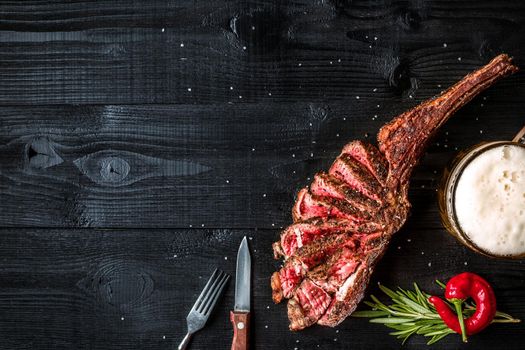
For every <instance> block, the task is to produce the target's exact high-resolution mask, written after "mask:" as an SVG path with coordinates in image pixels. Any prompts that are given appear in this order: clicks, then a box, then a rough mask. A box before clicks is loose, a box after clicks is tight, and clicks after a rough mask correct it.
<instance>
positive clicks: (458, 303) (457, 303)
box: [450, 299, 467, 343]
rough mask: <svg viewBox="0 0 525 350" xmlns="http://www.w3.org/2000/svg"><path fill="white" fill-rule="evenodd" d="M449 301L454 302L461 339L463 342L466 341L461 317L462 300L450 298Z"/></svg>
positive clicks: (463, 322) (463, 321)
mask: <svg viewBox="0 0 525 350" xmlns="http://www.w3.org/2000/svg"><path fill="white" fill-rule="evenodd" d="M450 301H452V304H454V307H455V308H456V314H457V315H458V320H459V327H460V328H461V340H463V343H466V342H467V332H466V330H465V320H464V319H463V308H462V305H463V300H461V299H451V300H450Z"/></svg>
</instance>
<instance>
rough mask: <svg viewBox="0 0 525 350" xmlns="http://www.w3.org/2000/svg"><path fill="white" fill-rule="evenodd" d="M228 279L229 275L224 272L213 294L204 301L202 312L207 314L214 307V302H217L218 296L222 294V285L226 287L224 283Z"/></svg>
mask: <svg viewBox="0 0 525 350" xmlns="http://www.w3.org/2000/svg"><path fill="white" fill-rule="evenodd" d="M229 279H230V276H229V275H227V274H224V276H223V278H222V279H221V282H220V283H219V285H218V286H217V288H216V289H215V290H214V291H213V294H212V295H211V297H210V300H208V302H207V303H206V305H205V306H204V311H203V313H204V314H205V315H206V316H208V315H209V314H210V312H211V310H213V308H214V307H215V304H216V303H217V300H219V296H220V295H221V294H222V291H223V290H224V287H226V283H227V282H228V280H229Z"/></svg>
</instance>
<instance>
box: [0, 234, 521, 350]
mask: <svg viewBox="0 0 525 350" xmlns="http://www.w3.org/2000/svg"><path fill="white" fill-rule="evenodd" d="M244 235H247V236H248V237H249V238H250V239H249V245H250V249H251V250H252V257H253V266H254V269H253V285H254V286H255V288H254V289H253V291H252V297H253V301H252V305H253V309H252V315H251V316H252V322H251V329H252V333H251V337H252V348H254V349H276V350H277V349H293V348H294V347H297V348H298V349H315V348H319V349H347V348H348V346H349V344H351V346H352V347H353V348H357V349H365V348H366V349H368V348H374V347H377V345H378V344H379V345H380V346H381V348H382V349H398V348H399V346H400V344H399V343H398V341H397V340H395V339H394V338H393V337H391V336H389V335H388V330H387V329H385V328H384V326H382V325H373V324H369V323H368V321H367V320H365V319H353V318H349V319H348V320H346V321H345V322H344V323H343V324H341V325H340V326H339V327H337V328H336V329H331V328H324V327H318V326H316V327H312V328H310V329H307V330H305V331H302V332H300V333H292V332H289V331H288V320H287V318H286V310H285V305H273V304H272V302H271V295H270V294H271V290H270V288H269V285H268V284H269V283H268V280H269V276H270V274H271V272H272V271H273V270H274V269H275V267H276V265H277V264H278V262H276V261H274V260H273V259H272V257H271V255H270V254H268V250H269V247H270V245H271V242H272V241H273V240H274V239H275V238H276V237H277V235H278V232H277V230H258V231H253V230H250V231H245V230H242V231H239V230H198V229H193V230H162V229H157V230H154V231H149V230H91V229H89V230H88V229H80V230H64V229H1V230H0V254H1V256H2V268H1V269H0V300H1V302H0V329H1V333H2V343H1V344H0V348H1V349H95V350H98V349H130V348H133V349H156V350H158V349H173V348H174V347H175V346H176V345H177V344H178V342H179V341H180V340H181V339H182V337H183V336H184V334H185V331H186V328H185V327H186V326H185V317H186V314H187V312H188V310H189V309H190V308H191V306H192V304H193V302H194V301H195V299H196V298H197V296H198V294H199V293H200V290H201V289H202V287H203V286H204V284H205V282H206V280H207V278H208V277H209V275H210V274H211V272H212V271H213V269H214V268H215V267H219V268H221V269H223V270H224V271H225V272H227V273H230V274H234V273H235V255H236V252H237V248H238V245H239V243H240V241H241V239H242V237H243V236H244ZM429 242H432V246H430V245H429ZM465 262H466V263H467V264H468V265H464V263H465ZM429 264H430V265H431V266H429ZM463 270H471V271H476V272H478V273H480V274H482V275H483V276H486V277H487V279H488V280H489V281H490V282H491V283H493V285H494V287H495V291H496V294H497V297H498V307H499V308H500V309H501V310H505V311H509V312H510V311H512V313H513V315H514V316H516V317H520V318H522V319H523V318H525V306H524V304H523V284H524V283H525V279H524V276H523V263H522V262H520V261H509V262H502V261H496V260H487V259H486V258H483V257H481V256H479V255H476V254H474V253H471V252H470V251H468V250H466V249H465V248H463V247H461V246H460V245H458V244H457V243H456V242H455V240H454V238H452V237H451V236H449V235H446V234H444V233H443V232H442V231H441V230H421V229H416V228H414V227H412V225H409V226H408V227H406V229H404V230H403V231H402V232H400V233H399V234H397V236H396V237H395V239H394V242H393V244H392V245H391V247H390V249H389V250H388V252H387V254H386V256H385V257H384V259H383V260H382V261H381V262H380V264H379V266H378V268H377V273H376V274H375V275H374V281H373V282H372V284H371V286H372V288H371V292H373V293H375V294H376V295H380V294H378V290H377V288H376V287H375V284H376V282H377V281H381V282H382V283H384V284H386V285H390V286H393V285H398V284H399V285H401V286H405V287H410V286H411V283H412V281H413V280H417V281H420V282H421V287H422V288H424V289H426V290H428V291H430V292H436V293H437V292H439V288H437V287H436V286H435V285H433V283H432V281H433V280H434V279H435V278H439V279H447V278H449V277H450V276H451V275H452V274H454V273H457V272H460V271H463ZM234 294H235V292H234V287H233V284H231V283H230V285H229V287H228V288H227V290H226V292H225V296H224V298H223V299H222V300H221V301H220V302H219V304H218V307H217V310H216V311H215V312H214V314H213V315H212V316H211V319H210V321H209V324H208V326H207V327H206V328H205V329H204V330H202V331H201V332H199V333H197V334H196V335H195V336H194V338H193V342H192V344H191V348H192V349H211V348H214V349H228V348H229V347H230V344H231V339H232V335H233V333H232V327H231V324H230V322H229V311H230V310H231V308H232V306H233V303H234V300H233V299H234ZM522 336H523V326H522V325H496V326H491V327H490V328H488V329H487V331H485V332H483V333H481V334H479V335H476V336H473V337H471V338H470V339H469V343H468V344H466V345H462V346H464V347H465V348H466V349H480V348H487V349H494V348H497V347H498V345H499V344H500V343H501V339H502V338H504V339H505V342H506V349H521V348H522V346H521V341H522ZM164 337H165V338H164ZM456 338H457V337H453V336H449V337H448V338H446V339H445V340H443V341H442V342H440V343H438V344H436V345H434V346H433V347H432V348H433V349H438V350H441V349H454V348H457V346H458V344H459V341H460V340H459V339H456ZM423 344H424V339H421V338H414V339H412V340H410V341H409V342H408V344H407V345H405V348H406V349H420V348H421V347H422V346H423Z"/></svg>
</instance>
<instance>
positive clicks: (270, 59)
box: [0, 0, 525, 105]
mask: <svg viewBox="0 0 525 350" xmlns="http://www.w3.org/2000/svg"><path fill="white" fill-rule="evenodd" d="M0 7H1V8H2V11H0V29H1V30H2V31H1V32H0V44H2V45H1V49H0V81H1V82H2V84H0V104H3V105H12V104H15V105H19V104H57V103H75V104H86V103H89V104H144V103H184V104H188V103H199V104H201V103H224V102H232V103H239V102H262V103H271V102H275V101H287V102H291V101H296V100H297V99H308V100H309V101H312V102H314V101H327V100H341V99H348V98H354V97H355V96H356V95H357V96H360V97H362V98H371V99H372V98H374V99H379V98H380V99H384V98H395V97H396V96H405V97H407V96H408V95H414V96H416V97H420V98H424V97H429V96H432V95H433V94H434V93H435V91H434V89H435V87H436V85H438V84H439V85H442V86H446V85H450V84H451V83H453V82H454V81H455V80H457V79H459V78H460V77H461V76H462V75H464V74H465V73H466V72H468V71H471V70H473V69H474V68H476V67H478V66H479V65H481V64H482V63H484V62H486V61H488V59H490V58H492V57H493V56H494V55H495V54H497V53H499V52H508V53H509V54H510V55H513V56H516V57H517V58H518V64H521V63H524V62H525V61H524V60H522V57H523V55H524V51H523V50H524V49H523V45H521V44H522V38H523V36H524V34H525V31H524V28H523V26H522V23H523V20H524V19H525V5H524V4H523V3H522V2H520V1H498V3H497V4H496V3H492V2H490V1H481V2H479V1H476V0H469V1H462V2H460V3H458V2H454V1H430V2H422V1H382V2H377V1H369V0H367V1H321V2H319V1H313V0H301V1H294V2H282V1H278V2H273V1H249V2H242V3H241V2H236V1H219V0H213V1H206V2H205V3H201V2H199V3H195V2H192V1H186V0H183V1H168V2H167V1H164V0H154V1H151V0H148V1H107V0H106V1H78V2H76V1H75V2H69V1H54V2H47V1H30V2H12V1H2V2H0ZM444 46H446V47H444ZM516 79H520V80H522V78H516ZM230 87H233V89H231V88H230ZM374 88H377V89H378V90H377V91H376V92H377V93H375V94H374V93H372V90H373V89H374ZM270 94H271V95H270Z"/></svg>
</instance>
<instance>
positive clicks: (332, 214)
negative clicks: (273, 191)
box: [292, 188, 370, 222]
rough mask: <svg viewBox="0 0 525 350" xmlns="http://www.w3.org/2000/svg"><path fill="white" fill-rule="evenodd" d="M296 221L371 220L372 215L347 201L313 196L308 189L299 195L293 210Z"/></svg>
mask: <svg viewBox="0 0 525 350" xmlns="http://www.w3.org/2000/svg"><path fill="white" fill-rule="evenodd" d="M292 215H293V217H294V221H295V222H297V221H302V220H308V219H311V218H340V219H344V220H349V221H358V222H359V221H366V220H370V214H369V213H367V212H364V211H361V210H359V209H357V208H356V207H354V206H352V205H351V204H350V203H348V202H346V201H345V200H341V199H336V198H330V197H323V196H317V195H314V194H311V193H310V192H308V190H307V189H306V188H304V189H302V190H301V191H300V192H299V194H298V195H297V201H296V202H295V205H294V207H293V209H292Z"/></svg>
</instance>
